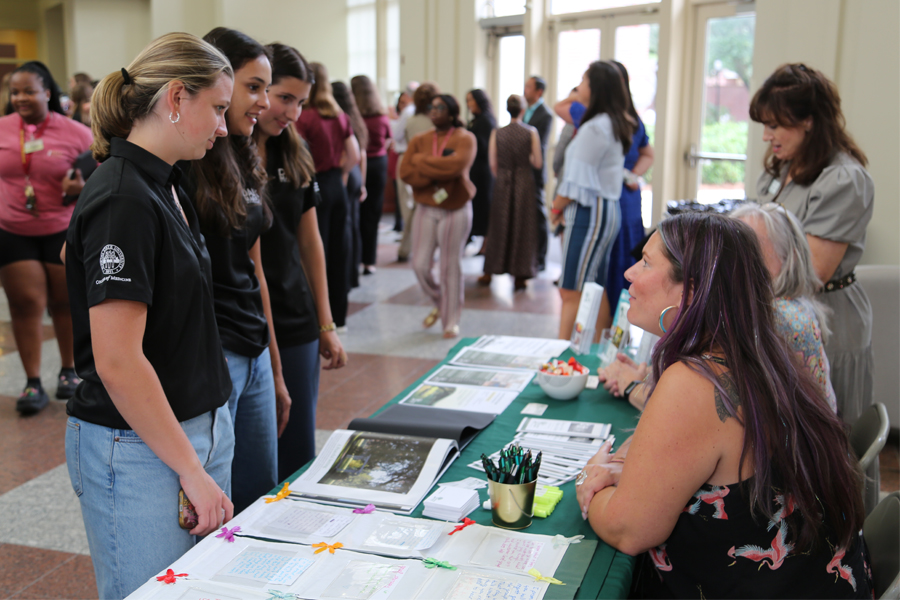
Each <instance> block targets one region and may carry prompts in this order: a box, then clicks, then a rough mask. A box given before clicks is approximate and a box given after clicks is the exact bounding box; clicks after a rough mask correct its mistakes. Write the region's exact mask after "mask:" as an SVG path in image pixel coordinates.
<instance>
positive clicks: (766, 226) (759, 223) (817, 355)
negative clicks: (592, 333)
mask: <svg viewBox="0 0 900 600" xmlns="http://www.w3.org/2000/svg"><path fill="white" fill-rule="evenodd" d="M731 217H732V218H735V219H739V220H741V221H743V222H744V223H746V224H747V225H749V226H750V228H751V229H753V231H754V232H755V233H756V237H757V239H758V240H759V245H760V248H761V250H762V255H763V258H764V259H765V263H766V270H768V271H769V274H770V276H771V278H772V295H773V296H774V298H775V321H776V323H775V325H776V329H777V331H778V332H779V333H780V334H781V336H782V337H783V338H784V339H785V341H787V342H788V344H789V345H790V346H791V348H793V350H794V352H795V353H796V354H797V356H798V357H799V358H800V361H801V362H802V363H803V364H804V365H806V366H807V368H808V369H809V371H810V373H811V374H812V376H813V379H814V380H815V381H816V382H817V383H818V384H819V385H820V386H821V388H822V391H823V393H824V395H825V398H826V400H828V405H829V406H830V407H831V409H832V410H834V411H837V400H836V397H835V394H834V388H833V387H832V384H831V366H830V365H829V362H828V357H827V356H825V346H824V343H825V338H827V337H828V335H829V333H830V330H829V329H828V323H827V317H828V315H829V314H830V312H831V311H830V310H829V309H828V308H827V307H826V306H825V305H824V304H822V303H821V302H819V301H818V300H816V298H815V293H816V290H818V289H819V288H820V287H821V286H822V284H821V282H820V281H819V279H818V277H816V272H815V270H814V269H813V264H812V255H811V253H810V250H809V244H808V243H807V242H806V235H805V234H804V233H803V228H802V226H801V225H800V222H799V221H798V220H797V217H795V216H794V215H793V214H791V213H790V212H789V211H787V210H785V209H784V207H782V206H780V205H778V204H774V203H769V204H763V205H758V204H745V205H743V206H740V207H739V208H737V209H735V211H734V212H732V213H731ZM648 373H649V367H648V366H647V364H646V363H641V364H640V365H639V364H637V363H635V362H634V361H632V360H631V359H630V358H629V357H628V356H626V355H624V354H619V355H618V357H617V360H615V361H614V362H613V363H612V364H611V365H609V366H607V367H605V368H602V369H599V370H598V374H599V375H600V381H602V382H603V385H604V387H605V388H606V389H607V390H609V391H610V392H611V393H612V394H613V395H614V396H625V398H626V399H627V400H628V401H629V402H630V403H631V404H632V405H634V406H635V407H637V408H639V409H643V407H644V403H645V402H646V399H647V395H646V389H645V386H644V385H643V384H642V383H641V382H642V381H643V380H644V378H645V377H646V376H647V374H648ZM630 384H634V385H630Z"/></svg>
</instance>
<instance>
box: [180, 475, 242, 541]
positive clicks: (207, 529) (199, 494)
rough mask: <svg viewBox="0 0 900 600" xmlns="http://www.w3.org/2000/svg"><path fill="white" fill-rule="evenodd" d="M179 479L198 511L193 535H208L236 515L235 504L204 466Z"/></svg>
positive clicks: (192, 531) (192, 530)
mask: <svg viewBox="0 0 900 600" xmlns="http://www.w3.org/2000/svg"><path fill="white" fill-rule="evenodd" d="M179 481H180V482H181V488H182V489H183V490H184V493H185V495H186V496H187V497H188V500H190V501H191V504H193V505H194V510H195V511H196V513H197V526H196V527H194V528H193V529H191V534H192V535H199V536H204V535H208V534H210V533H212V532H213V531H215V530H216V529H218V528H219V527H221V526H222V524H223V523H227V522H228V521H230V520H231V517H233V516H234V504H232V503H231V500H229V499H228V496H226V495H225V492H224V491H223V490H222V489H221V488H220V487H219V486H218V485H217V484H216V482H215V480H214V479H213V478H212V477H210V475H209V473H207V472H206V471H204V470H203V468H202V467H198V468H197V469H196V470H194V471H192V472H191V473H190V474H187V475H182V476H180V477H179ZM173 503H174V500H173Z"/></svg>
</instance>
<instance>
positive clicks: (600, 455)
mask: <svg viewBox="0 0 900 600" xmlns="http://www.w3.org/2000/svg"><path fill="white" fill-rule="evenodd" d="M611 449H612V442H610V441H607V442H604V444H603V445H602V446H601V447H600V450H599V451H597V454H595V455H594V456H593V457H592V458H591V459H590V460H589V461H588V462H587V464H586V465H585V466H584V469H583V470H582V471H581V474H579V476H578V481H579V482H580V483H577V484H576V486H575V497H576V499H577V500H578V506H580V507H581V518H582V519H587V518H588V508H589V507H590V505H591V500H593V498H594V495H595V494H597V492H599V491H600V490H602V489H604V488H607V487H609V486H612V485H616V484H618V483H619V476H620V475H621V474H622V464H623V463H622V462H621V461H616V462H610V461H611V460H612V455H611V454H610V452H609V451H610V450H611Z"/></svg>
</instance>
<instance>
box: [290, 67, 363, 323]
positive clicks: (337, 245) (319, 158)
mask: <svg viewBox="0 0 900 600" xmlns="http://www.w3.org/2000/svg"><path fill="white" fill-rule="evenodd" d="M309 66H310V68H311V69H312V71H313V76H314V77H315V83H313V86H312V89H311V90H310V92H309V98H308V99H307V100H306V102H304V103H303V109H304V110H303V112H301V113H300V118H299V119H297V123H296V126H297V133H299V134H300V137H302V138H303V139H304V140H306V142H307V143H308V144H309V151H310V153H311V154H312V157H313V162H314V163H315V166H316V180H317V181H318V182H319V190H320V191H321V192H322V203H321V204H319V206H318V207H317V208H316V216H317V217H318V219H319V233H320V234H321V235H322V244H323V246H324V247H325V266H326V268H327V269H328V271H327V275H328V301H329V303H330V304H331V315H332V316H333V317H334V323H335V325H336V326H337V327H338V328H342V327H344V326H345V325H346V324H347V294H348V293H349V290H350V288H349V283H350V267H351V265H352V264H354V261H353V259H352V257H353V254H352V246H351V244H352V234H351V230H350V207H349V200H348V198H347V189H346V187H345V186H344V178H343V177H344V168H345V167H346V169H347V170H348V171H349V170H350V169H351V168H352V167H353V166H354V165H357V164H359V162H360V155H359V150H360V145H359V142H358V141H357V140H356V137H355V136H354V135H353V129H352V128H351V127H350V119H349V118H348V117H347V115H346V114H345V113H344V111H343V110H341V107H340V106H338V103H337V101H336V100H335V99H334V93H333V91H332V87H331V82H330V81H329V80H328V71H327V70H326V69H325V65H323V64H321V63H310V65H309Z"/></svg>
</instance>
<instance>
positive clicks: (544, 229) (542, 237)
mask: <svg viewBox="0 0 900 600" xmlns="http://www.w3.org/2000/svg"><path fill="white" fill-rule="evenodd" d="M536 196H537V206H536V207H535V208H536V209H537V211H538V247H537V259H538V271H543V270H544V267H545V266H546V263H547V246H548V244H549V243H550V242H549V240H550V232H549V227H548V226H547V213H546V212H544V188H543V187H541V188H538V190H537V194H536Z"/></svg>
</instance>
